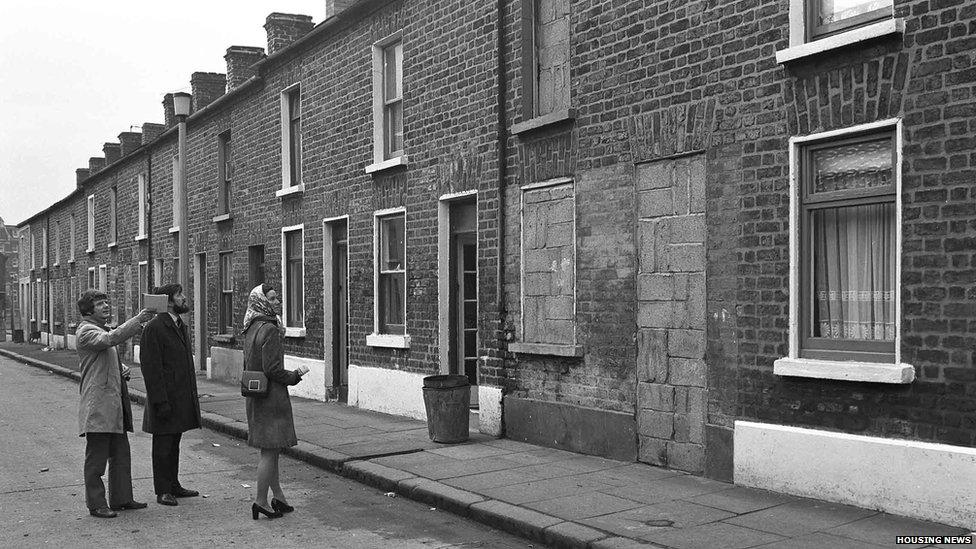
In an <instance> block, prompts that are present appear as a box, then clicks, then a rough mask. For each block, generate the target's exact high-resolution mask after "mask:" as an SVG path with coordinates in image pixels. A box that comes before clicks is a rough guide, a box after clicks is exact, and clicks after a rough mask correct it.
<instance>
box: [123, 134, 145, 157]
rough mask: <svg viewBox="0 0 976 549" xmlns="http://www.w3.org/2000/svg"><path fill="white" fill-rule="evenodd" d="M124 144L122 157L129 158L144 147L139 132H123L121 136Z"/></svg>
mask: <svg viewBox="0 0 976 549" xmlns="http://www.w3.org/2000/svg"><path fill="white" fill-rule="evenodd" d="M119 143H121V144H122V156H128V155H129V154H131V153H132V151H134V150H136V149H138V148H139V147H141V146H142V134H141V133H139V132H122V133H120V134H119Z"/></svg>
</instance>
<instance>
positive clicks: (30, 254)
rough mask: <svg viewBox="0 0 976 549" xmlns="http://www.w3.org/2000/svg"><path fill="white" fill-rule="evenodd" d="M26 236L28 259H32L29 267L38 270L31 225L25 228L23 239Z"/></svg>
mask: <svg viewBox="0 0 976 549" xmlns="http://www.w3.org/2000/svg"><path fill="white" fill-rule="evenodd" d="M24 234H26V235H27V237H26V239H25V240H26V242H27V257H29V258H30V262H29V263H28V265H30V268H31V269H36V268H37V258H35V257H34V233H33V232H31V226H30V225H28V226H26V227H24V232H23V233H22V237H23V235H24Z"/></svg>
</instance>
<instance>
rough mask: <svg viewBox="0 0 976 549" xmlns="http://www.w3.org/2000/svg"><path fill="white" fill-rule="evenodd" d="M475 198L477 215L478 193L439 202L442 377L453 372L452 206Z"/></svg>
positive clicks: (454, 195) (448, 196)
mask: <svg viewBox="0 0 976 549" xmlns="http://www.w3.org/2000/svg"><path fill="white" fill-rule="evenodd" d="M472 197H473V198H474V204H475V215H477V212H478V191H477V190H471V191H461V192H458V193H449V194H443V195H441V196H440V198H439V199H438V201H437V355H438V363H439V368H438V371H439V372H440V373H441V374H448V373H450V372H451V358H450V349H451V206H453V203H455V202H458V201H461V200H466V199H470V198H472ZM475 222H476V223H477V220H475ZM477 234H478V233H477V232H476V233H475V246H476V247H477V243H478V236H477ZM479 308H480V303H479Z"/></svg>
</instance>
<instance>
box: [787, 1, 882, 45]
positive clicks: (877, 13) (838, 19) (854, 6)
mask: <svg viewBox="0 0 976 549" xmlns="http://www.w3.org/2000/svg"><path fill="white" fill-rule="evenodd" d="M805 1H806V23H807V24H806V27H807V38H808V39H809V40H814V39H817V38H823V37H825V36H829V35H831V34H836V33H838V32H843V31H845V30H849V29H852V28H855V27H861V26H864V25H867V24H869V23H873V22H875V21H878V20H881V19H887V18H890V17H891V16H892V0H805Z"/></svg>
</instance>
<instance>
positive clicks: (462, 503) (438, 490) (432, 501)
mask: <svg viewBox="0 0 976 549" xmlns="http://www.w3.org/2000/svg"><path fill="white" fill-rule="evenodd" d="M397 491H398V492H400V493H402V494H404V495H407V496H408V497H410V499H415V500H417V501H422V502H424V503H426V504H428V505H433V506H435V507H438V508H440V509H444V510H446V511H450V512H452V513H454V514H457V515H461V516H468V513H469V510H468V508H469V507H471V505H472V504H475V503H478V502H479V501H486V500H485V497H484V496H482V495H480V494H475V493H474V492H469V491H467V490H460V489H458V488H454V487H453V486H448V485H446V484H443V483H440V482H437V481H436V480H430V479H426V478H418V477H413V478H410V479H407V480H403V481H401V482H400V483H399V484H398V485H397Z"/></svg>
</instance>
